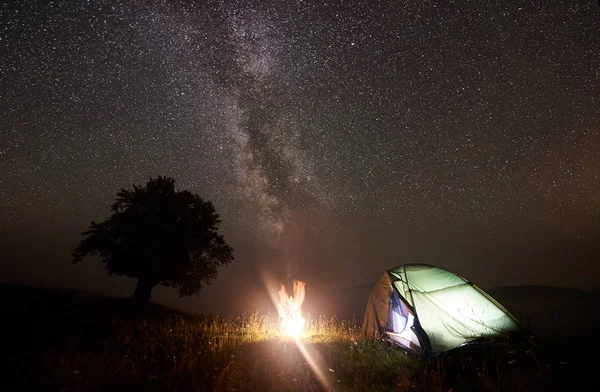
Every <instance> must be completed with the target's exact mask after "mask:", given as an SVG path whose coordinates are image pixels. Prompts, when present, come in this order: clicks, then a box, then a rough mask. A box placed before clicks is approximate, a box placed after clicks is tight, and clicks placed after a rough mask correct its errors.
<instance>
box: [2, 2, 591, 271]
mask: <svg viewBox="0 0 600 392" xmlns="http://www.w3.org/2000/svg"><path fill="white" fill-rule="evenodd" d="M371 3H373V4H371ZM497 3H499V4H497ZM599 53H600V10H599V6H598V3H597V2H595V1H557V2H550V3H548V2H533V3H532V2H524V1H523V2H521V1H508V0H507V1H500V2H494V4H493V5H492V4H489V5H488V4H486V2H469V1H455V2H422V1H405V2H395V1H390V2H385V1H383V2H365V1H356V2H327V3H325V2H321V1H316V2H311V1H274V2H270V3H269V2H252V1H214V2H213V1H208V2H187V1H175V2H171V1H131V2H111V1H105V2H77V3H76V4H74V3H71V2H63V1H58V2H52V3H45V2H39V3H38V2H21V1H15V2H4V3H3V4H2V5H0V132H1V133H2V138H1V140H0V196H1V200H0V203H1V204H0V206H1V211H0V224H1V225H2V228H3V230H5V231H6V230H8V231H17V230H29V229H32V228H35V229H39V228H41V227H53V226H56V225H59V226H60V227H62V228H63V230H64V231H65V232H68V233H76V232H78V231H81V230H82V229H83V228H85V226H86V225H87V224H88V223H89V221H91V220H93V219H96V220H97V219H102V217H104V216H106V215H107V214H108V213H109V210H108V206H109V205H110V203H111V200H112V198H113V197H114V194H115V193H116V192H117V191H118V190H119V189H120V188H122V187H127V186H130V184H132V183H136V184H140V183H144V182H145V181H146V180H147V179H148V178H149V177H150V176H156V175H159V174H162V175H169V176H173V177H174V178H175V179H176V180H177V185H178V186H179V187H180V188H189V189H191V190H192V191H194V192H197V193H199V194H200V195H202V196H203V197H205V198H207V199H209V200H212V201H213V202H214V203H215V205H216V207H217V210H218V211H219V212H220V214H221V216H222V219H223V225H224V229H225V231H226V233H228V235H229V238H230V240H231V241H232V242H233V243H234V245H235V244H236V241H238V239H240V238H251V239H252V241H254V240H256V241H258V242H261V243H264V244H265V246H267V247H281V246H287V245H281V244H283V243H286V242H285V241H286V239H287V241H288V243H289V241H290V238H293V242H294V243H295V244H296V246H297V248H298V249H308V248H311V249H313V250H314V252H317V250H318V252H320V253H323V252H325V249H328V252H330V253H327V255H328V256H327V260H318V261H315V263H316V265H317V266H318V268H325V269H326V268H328V267H327V266H330V267H331V268H332V269H335V268H337V267H338V266H340V265H343V264H346V265H347V264H351V265H353V266H358V267H357V268H358V270H359V271H363V272H364V271H366V270H370V268H372V265H374V264H375V265H377V267H378V268H379V266H386V265H388V264H390V263H392V264H393V263H395V260H398V255H399V254H402V253H403V252H405V251H406V250H407V249H411V251H412V252H413V253H411V254H419V253H422V254H428V252H429V251H431V249H432V244H436V245H435V246H438V245H439V244H450V245H449V246H450V248H452V249H454V250H456V248H460V247H464V248H465V249H467V250H468V252H471V251H473V252H476V251H477V252H484V251H487V252H489V251H490V249H494V247H496V246H498V244H502V247H503V248H506V247H507V246H508V247H511V246H513V247H516V248H518V247H523V246H525V247H529V248H531V249H529V250H536V246H537V247H544V246H547V245H548V244H552V243H556V242H560V243H561V244H566V243H568V244H571V243H574V242H577V241H588V242H589V241H592V242H593V238H594V236H595V235H597V234H596V233H597V232H598V228H599V227H600V222H599V211H600V181H599V180H600V163H599V162H600V128H599V124H600V102H599V99H598V97H599V93H600V91H599V88H600V74H599V72H600V71H599V70H600V55H599ZM69 235H70V234H69ZM75 240H76V237H74V236H71V237H68V236H66V237H65V241H67V242H68V243H72V242H73V241H75ZM69 241H70V242H69ZM435 246H434V247H435ZM439 246H442V245H439ZM444 246H446V245H444ZM367 248H376V249H377V251H366V250H365V249H367ZM442 248H443V246H442ZM443 249H449V248H443ZM443 249H442V250H440V249H438V251H439V252H440V254H444V250H443ZM475 249H476V250H475ZM459 253H460V252H459ZM332 254H333V256H332ZM335 255H338V256H335ZM374 255H377V261H373V257H374ZM238 256H239V255H238ZM438 256H439V254H437V256H436V257H438ZM242 257H243V256H242ZM298 257H300V256H298ZM323 257H324V256H323ZM336 257H338V259H336ZM436 260H437V261H439V258H438V259H436ZM452 263H455V264H452V265H450V267H452V266H456V268H461V267H460V266H461V265H462V264H460V262H457V261H453V262H452ZM316 268H317V267H316ZM318 268H317V269H318ZM482 268H483V267H482ZM349 270H351V268H350V269H349ZM307 271H311V270H310V269H308V270H307ZM307 273H309V272H307ZM349 273H350V272H349ZM350 274H351V273H350ZM359 275H360V273H359ZM358 280H360V279H358ZM490 281H491V280H490Z"/></svg>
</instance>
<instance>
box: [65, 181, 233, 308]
mask: <svg viewBox="0 0 600 392" xmlns="http://www.w3.org/2000/svg"><path fill="white" fill-rule="evenodd" d="M111 210H112V211H113V214H112V215H111V216H110V217H108V218H107V219H106V220H105V221H104V222H101V223H96V222H92V223H91V225H90V228H89V230H88V231H85V232H83V233H81V234H82V235H83V236H85V237H86V238H85V239H83V240H82V241H81V243H80V244H79V245H78V246H77V247H76V248H75V249H74V250H73V262H74V263H77V262H80V261H81V260H83V258H84V257H85V256H87V255H91V256H96V255H97V256H100V257H101V258H102V261H103V262H104V263H105V268H106V270H107V271H108V274H109V276H112V275H121V276H122V275H124V276H128V277H130V278H136V279H137V286H136V289H135V292H134V293H133V296H132V298H134V299H137V300H140V301H143V302H148V301H149V300H150V295H151V292H152V289H153V288H154V287H155V286H156V285H158V284H160V285H162V286H166V287H173V288H176V289H177V294H178V295H179V297H183V296H191V295H192V294H199V293H200V291H201V290H202V285H203V283H204V284H210V282H211V281H212V280H213V279H215V278H216V277H217V269H218V268H219V267H220V266H221V265H225V264H228V263H229V262H231V261H232V260H233V259H234V257H233V248H231V247H230V246H229V245H228V244H227V243H226V242H225V240H224V239H223V236H222V235H220V234H219V233H218V226H219V223H220V222H221V221H220V219H219V215H218V214H217V213H216V211H215V208H214V206H213V204H212V203H211V202H210V201H204V200H203V199H202V198H201V197H199V196H198V195H196V194H193V193H191V192H189V191H187V190H184V191H176V190H175V180H174V179H172V178H169V177H161V176H159V177H158V178H156V179H153V178H150V180H149V181H148V182H147V183H146V186H144V187H142V186H137V185H134V186H133V190H132V191H130V190H125V189H121V191H120V192H119V193H117V198H116V201H115V203H114V204H113V205H112V207H111Z"/></svg>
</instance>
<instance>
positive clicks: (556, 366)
mask: <svg viewBox="0 0 600 392" xmlns="http://www.w3.org/2000/svg"><path fill="white" fill-rule="evenodd" d="M0 298H2V305H3V312H4V315H5V318H3V320H4V322H3V324H4V326H5V327H7V329H5V334H4V337H5V344H4V350H3V351H4V352H3V354H2V357H1V358H2V361H3V362H4V363H3V364H2V371H3V373H4V374H3V375H2V377H1V380H0V389H2V390H38V391H42V390H48V391H103V390H128V391H130V390H137V391H146V390H148V391H159V390H160V391H205V390H206V391H211V390H217V391H321V390H336V391H337V390H339V391H369V390H377V391H384V390H385V391H388V390H397V391H420V390H424V391H448V390H454V391H459V390H482V391H497V390H525V391H530V390H531V391H537V390H574V389H577V388H579V387H583V386H584V385H587V388H585V389H589V386H591V385H592V383H593V382H596V380H595V378H596V379H597V377H595V376H594V375H593V373H592V372H593V371H594V367H593V365H594V363H595V362H594V361H593V360H591V359H586V358H585V353H586V352H587V353H589V352H592V346H591V344H590V341H587V344H583V345H582V344H580V342H581V341H582V339H583V337H580V338H581V339H579V340H577V341H575V340H570V341H565V340H562V341H558V340H557V341H552V340H550V339H545V340H539V339H535V338H534V339H526V340H524V341H521V342H495V343H488V344H485V345H480V344H478V345H473V346H470V347H465V348H462V349H460V350H455V351H453V352H450V353H446V354H444V355H441V356H437V357H435V358H431V359H428V360H423V359H420V358H417V357H415V356H412V355H409V354H407V353H405V352H403V351H402V350H400V349H398V348H396V347H395V346H393V345H392V344H390V343H389V342H387V341H385V340H375V341H365V340H362V339H361V337H360V329H359V327H358V325H357V322H355V321H340V320H337V319H335V317H311V318H309V320H308V332H307V335H306V336H304V337H303V338H301V339H300V340H297V341H296V340H294V339H290V338H286V337H284V336H281V334H280V332H279V330H278V325H277V319H276V317H272V316H269V315H259V314H245V315H241V316H240V317H239V318H237V319H224V318H219V317H208V316H196V315H188V314H183V313H180V312H177V311H174V310H170V309H167V308H165V307H162V306H158V305H152V304H149V305H147V306H140V305H139V304H135V303H132V302H130V301H129V300H128V299H125V298H106V297H100V296H82V295H80V294H78V293H72V292H59V291H55V290H44V289H32V288H25V287H18V286H8V285H5V286H2V287H1V290H0ZM565 342H566V343H565ZM594 344H595V343H594ZM596 346H597V345H596Z"/></svg>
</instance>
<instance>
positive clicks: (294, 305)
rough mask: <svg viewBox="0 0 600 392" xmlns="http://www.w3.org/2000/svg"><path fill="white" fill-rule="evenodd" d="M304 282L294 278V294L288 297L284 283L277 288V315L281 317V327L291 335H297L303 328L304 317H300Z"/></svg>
mask: <svg viewBox="0 0 600 392" xmlns="http://www.w3.org/2000/svg"><path fill="white" fill-rule="evenodd" d="M304 285H305V282H302V281H300V280H294V282H293V291H294V295H293V296H291V297H289V296H288V295H287V291H286V289H285V285H283V284H282V285H281V288H280V289H279V317H280V318H281V329H282V330H283V331H284V332H285V333H286V334H288V335H290V336H292V337H296V336H299V335H300V334H301V333H302V329H303V328H304V317H302V302H304V295H305V293H304Z"/></svg>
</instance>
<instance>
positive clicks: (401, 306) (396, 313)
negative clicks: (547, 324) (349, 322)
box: [363, 264, 523, 355]
mask: <svg viewBox="0 0 600 392" xmlns="http://www.w3.org/2000/svg"><path fill="white" fill-rule="evenodd" d="M522 331H523V327H522V326H521V324H520V323H519V322H518V321H517V319H515V317H514V316H513V315H512V314H510V313H509V312H508V311H507V310H506V309H505V308H503V307H502V305H500V304H499V303H498V302H496V301H495V300H494V299H493V298H492V297H490V296H489V295H488V294H486V293H485V292H484V291H483V290H482V289H480V288H479V287H477V286H476V285H474V284H473V283H471V282H469V281H468V280H466V279H464V278H462V277H460V276H458V275H456V274H454V273H452V272H449V271H446V270H444V269H442V268H439V267H435V266H432V265H426V264H406V265H401V266H399V267H396V268H393V269H390V270H387V271H385V273H384V274H383V276H382V277H381V279H379V280H378V281H377V283H376V284H375V288H373V291H372V292H371V295H370V297H369V301H368V302H367V308H366V310H365V318H364V322H363V333H364V334H365V335H366V336H367V337H379V336H382V335H383V334H385V335H387V336H388V337H389V338H390V339H391V340H393V341H394V342H395V343H396V344H398V345H399V346H401V347H403V348H405V349H407V350H410V351H412V352H414V353H417V354H419V355H430V354H437V353H441V352H444V351H448V350H452V349H453V348H456V347H459V346H461V345H464V344H466V343H471V342H474V341H477V340H480V339H487V338H496V337H502V336H507V335H508V334H510V333H514V332H522Z"/></svg>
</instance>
